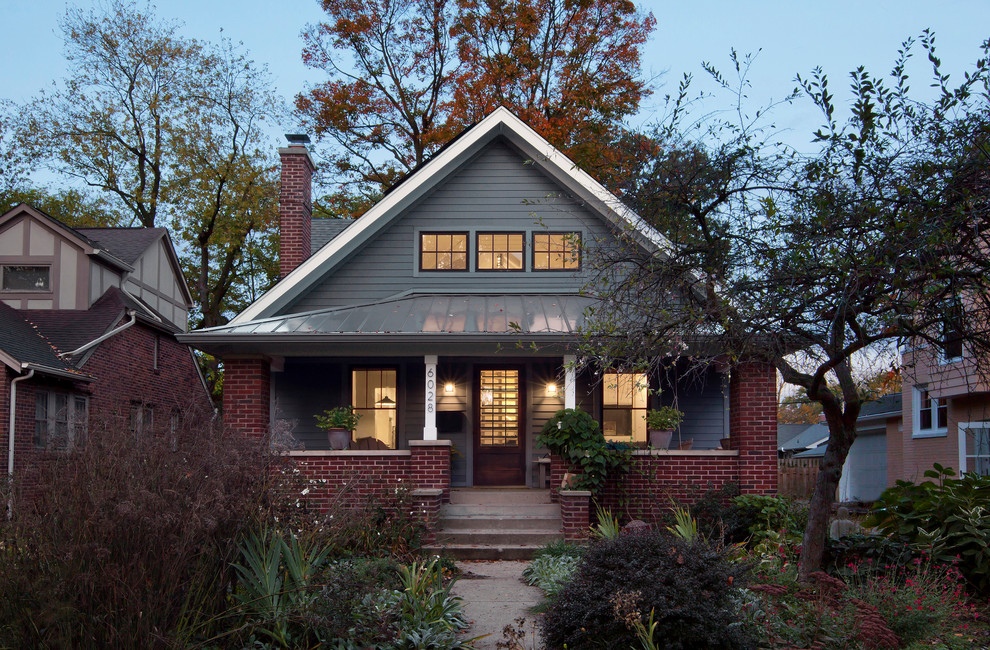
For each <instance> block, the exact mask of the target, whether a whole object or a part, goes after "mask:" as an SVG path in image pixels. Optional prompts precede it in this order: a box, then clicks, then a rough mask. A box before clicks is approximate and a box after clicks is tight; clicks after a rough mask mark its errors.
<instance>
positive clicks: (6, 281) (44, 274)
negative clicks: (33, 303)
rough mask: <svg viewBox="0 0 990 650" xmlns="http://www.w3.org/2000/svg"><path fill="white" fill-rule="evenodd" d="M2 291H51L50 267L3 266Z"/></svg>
mask: <svg viewBox="0 0 990 650" xmlns="http://www.w3.org/2000/svg"><path fill="white" fill-rule="evenodd" d="M3 290H4V291H18V292H33V291H51V267H49V266H14V265H6V264H5V265H4V266H3Z"/></svg>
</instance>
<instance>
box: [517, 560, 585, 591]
mask: <svg viewBox="0 0 990 650" xmlns="http://www.w3.org/2000/svg"><path fill="white" fill-rule="evenodd" d="M580 561H581V558H580V557H579V556H573V555H557V556H553V555H541V556H539V557H535V558H533V560H532V562H530V563H529V564H528V565H527V566H526V568H525V569H523V574H522V575H523V580H525V581H526V584H530V585H533V586H534V587H539V588H540V589H542V590H543V592H544V593H545V594H546V595H547V596H553V595H555V594H556V593H557V592H558V591H560V590H561V589H562V588H563V587H564V585H565V584H567V583H568V582H569V581H570V580H571V578H572V577H573V576H574V572H575V571H576V570H577V566H578V562H580Z"/></svg>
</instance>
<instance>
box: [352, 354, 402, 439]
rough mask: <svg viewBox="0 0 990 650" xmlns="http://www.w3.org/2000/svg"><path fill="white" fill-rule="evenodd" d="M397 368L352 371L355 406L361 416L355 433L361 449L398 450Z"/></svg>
mask: <svg viewBox="0 0 990 650" xmlns="http://www.w3.org/2000/svg"><path fill="white" fill-rule="evenodd" d="M396 395H397V392H396V371H395V368H360V369H355V370H352V371H351V404H353V405H354V409H355V410H356V411H357V412H358V413H360V414H361V419H360V420H359V421H358V425H357V429H355V430H354V444H355V447H356V448H358V449H376V448H388V449H395V427H396V415H397V413H398V411H397V409H396V407H397V406H398V404H397V403H396V402H397V399H396Z"/></svg>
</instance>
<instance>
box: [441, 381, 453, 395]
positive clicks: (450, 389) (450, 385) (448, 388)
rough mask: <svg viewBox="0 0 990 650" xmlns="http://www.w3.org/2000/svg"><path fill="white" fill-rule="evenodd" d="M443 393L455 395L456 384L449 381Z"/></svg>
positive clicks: (444, 386)
mask: <svg viewBox="0 0 990 650" xmlns="http://www.w3.org/2000/svg"><path fill="white" fill-rule="evenodd" d="M443 392H445V393H447V394H448V395H453V394H454V382H452V381H448V382H447V383H446V384H444V385H443Z"/></svg>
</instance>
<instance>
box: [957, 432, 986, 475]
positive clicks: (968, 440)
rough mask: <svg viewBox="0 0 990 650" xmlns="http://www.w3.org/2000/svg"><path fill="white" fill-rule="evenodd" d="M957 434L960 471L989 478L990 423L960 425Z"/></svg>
mask: <svg viewBox="0 0 990 650" xmlns="http://www.w3.org/2000/svg"><path fill="white" fill-rule="evenodd" d="M959 434H960V440H959V446H960V449H961V450H962V454H961V455H962V462H961V463H960V468H961V470H962V471H963V472H971V473H974V474H980V475H982V476H990V422H967V423H965V424H960V425H959Z"/></svg>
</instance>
